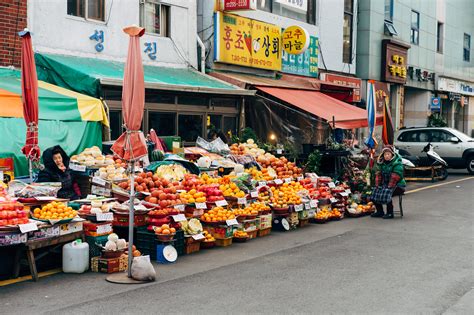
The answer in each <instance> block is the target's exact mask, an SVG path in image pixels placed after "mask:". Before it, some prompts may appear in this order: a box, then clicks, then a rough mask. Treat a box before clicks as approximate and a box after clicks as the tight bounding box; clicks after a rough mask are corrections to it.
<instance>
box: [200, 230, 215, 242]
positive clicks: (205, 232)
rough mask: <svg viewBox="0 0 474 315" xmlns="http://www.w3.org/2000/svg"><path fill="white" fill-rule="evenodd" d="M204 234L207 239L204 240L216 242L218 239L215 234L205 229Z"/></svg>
mask: <svg viewBox="0 0 474 315" xmlns="http://www.w3.org/2000/svg"><path fill="white" fill-rule="evenodd" d="M202 234H203V235H204V238H205V239H204V242H206V243H210V242H215V241H216V239H215V238H214V236H212V234H211V233H209V232H208V231H206V230H204V231H203V232H202Z"/></svg>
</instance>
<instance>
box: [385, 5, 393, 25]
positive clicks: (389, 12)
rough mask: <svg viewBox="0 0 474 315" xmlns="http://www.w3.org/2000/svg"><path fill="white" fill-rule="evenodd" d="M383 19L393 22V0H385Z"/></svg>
mask: <svg viewBox="0 0 474 315" xmlns="http://www.w3.org/2000/svg"><path fill="white" fill-rule="evenodd" d="M385 21H389V22H393V0H385Z"/></svg>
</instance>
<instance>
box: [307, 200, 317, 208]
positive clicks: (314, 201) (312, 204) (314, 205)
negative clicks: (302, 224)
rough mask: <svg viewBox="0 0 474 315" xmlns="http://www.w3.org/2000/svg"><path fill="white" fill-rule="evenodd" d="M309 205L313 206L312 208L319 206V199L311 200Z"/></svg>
mask: <svg viewBox="0 0 474 315" xmlns="http://www.w3.org/2000/svg"><path fill="white" fill-rule="evenodd" d="M309 205H310V206H311V208H317V207H318V201H317V200H311V201H310V202H309Z"/></svg>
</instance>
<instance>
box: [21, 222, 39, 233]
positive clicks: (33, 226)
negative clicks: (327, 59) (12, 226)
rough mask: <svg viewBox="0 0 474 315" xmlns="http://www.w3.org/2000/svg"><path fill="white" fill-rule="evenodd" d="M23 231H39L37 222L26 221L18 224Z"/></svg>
mask: <svg viewBox="0 0 474 315" xmlns="http://www.w3.org/2000/svg"><path fill="white" fill-rule="evenodd" d="M18 227H19V228H20V232H21V233H28V232H31V231H38V226H37V225H36V223H26V224H18Z"/></svg>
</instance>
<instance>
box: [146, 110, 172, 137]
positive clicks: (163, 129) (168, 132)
mask: <svg viewBox="0 0 474 315" xmlns="http://www.w3.org/2000/svg"><path fill="white" fill-rule="evenodd" d="M148 128H149V129H152V128H153V129H154V130H155V131H156V134H157V135H158V136H174V135H176V113H162V112H149V113H148Z"/></svg>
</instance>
